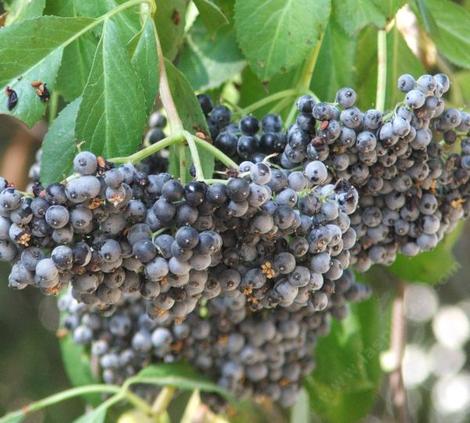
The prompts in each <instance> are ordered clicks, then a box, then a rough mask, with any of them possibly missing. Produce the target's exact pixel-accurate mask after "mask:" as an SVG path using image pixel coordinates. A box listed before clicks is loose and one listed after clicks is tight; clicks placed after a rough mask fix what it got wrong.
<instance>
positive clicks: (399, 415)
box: [389, 281, 409, 423]
mask: <svg viewBox="0 0 470 423" xmlns="http://www.w3.org/2000/svg"><path fill="white" fill-rule="evenodd" d="M404 296H405V283H404V282H402V281H399V282H398V285H397V293H396V296H395V299H394V301H393V308H392V330H391V334H390V351H391V353H392V354H393V358H394V369H393V371H392V372H391V373H390V378H389V383H390V392H391V396H392V404H393V408H394V410H395V417H396V419H397V422H399V423H408V421H409V419H408V406H407V400H406V389H405V385H404V383H403V374H402V363H403V355H404V352H405V345H406V320H405V305H404Z"/></svg>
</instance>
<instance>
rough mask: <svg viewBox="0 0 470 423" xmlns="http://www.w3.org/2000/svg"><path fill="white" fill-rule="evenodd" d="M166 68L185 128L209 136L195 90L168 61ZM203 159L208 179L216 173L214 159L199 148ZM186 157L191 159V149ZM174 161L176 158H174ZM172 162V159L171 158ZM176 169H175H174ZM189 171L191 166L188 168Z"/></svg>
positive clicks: (203, 167)
mask: <svg viewBox="0 0 470 423" xmlns="http://www.w3.org/2000/svg"><path fill="white" fill-rule="evenodd" d="M165 67H166V71H167V76H168V84H169V86H170V91H171V95H172V97H173V100H174V102H175V106H176V110H177V111H178V115H179V117H180V118H181V121H182V123H183V126H184V128H185V129H186V130H188V131H190V132H191V133H193V134H194V133H196V132H203V133H204V134H206V135H207V136H209V135H208V134H209V129H208V127H207V123H206V119H205V117H204V114H203V113H202V111H201V107H200V106H199V102H198V101H197V98H196V96H195V95H194V93H193V89H192V88H191V85H190V84H189V82H188V80H187V79H186V77H185V76H184V75H183V74H182V73H181V72H180V71H179V70H178V69H177V68H176V67H175V66H174V65H173V64H172V63H171V62H169V61H168V60H165ZM198 152H199V156H200V158H201V164H202V170H203V172H204V176H205V177H206V178H210V177H211V176H212V174H213V172H214V157H213V156H212V155H210V154H208V153H207V151H205V150H203V149H202V148H201V147H198ZM186 157H187V158H189V157H190V154H189V149H187V151H186ZM173 159H174V157H173ZM170 161H172V157H170ZM173 169H174V168H173ZM188 169H189V166H188Z"/></svg>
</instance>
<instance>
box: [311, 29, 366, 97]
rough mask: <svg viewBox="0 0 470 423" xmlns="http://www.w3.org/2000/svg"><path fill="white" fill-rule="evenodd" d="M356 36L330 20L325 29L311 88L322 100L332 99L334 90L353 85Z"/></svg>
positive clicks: (334, 93)
mask: <svg viewBox="0 0 470 423" xmlns="http://www.w3.org/2000/svg"><path fill="white" fill-rule="evenodd" d="M356 45H357V38H356V37H354V36H350V35H347V34H346V33H345V32H344V31H343V30H342V29H341V28H340V27H339V25H338V24H337V23H336V22H335V21H334V20H330V23H329V25H328V27H327V29H326V31H325V35H324V37H323V42H322V46H321V50H320V54H319V56H318V61H317V64H316V66H315V71H314V73H313V77H312V82H311V88H312V90H313V91H314V92H315V94H316V95H317V96H318V97H319V98H321V99H322V100H324V101H334V100H335V95H336V91H338V89H340V88H342V87H347V86H351V87H353V86H355V84H354V81H355V73H356V72H355V66H354V61H355V53H356Z"/></svg>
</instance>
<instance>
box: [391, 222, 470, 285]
mask: <svg viewBox="0 0 470 423" xmlns="http://www.w3.org/2000/svg"><path fill="white" fill-rule="evenodd" d="M462 229H463V224H459V225H458V227H457V228H456V229H455V230H454V231H453V232H451V233H450V234H448V235H447V236H446V237H445V238H444V240H443V241H441V243H440V244H439V245H438V246H437V247H436V248H434V250H432V251H429V252H425V253H421V254H419V255H418V256H416V257H412V258H410V257H405V256H403V255H399V256H398V257H397V259H396V260H395V262H394V263H393V264H392V266H390V271H391V272H392V273H393V274H395V275H396V276H397V277H399V278H400V279H401V280H404V281H406V282H419V283H428V284H431V285H434V284H437V283H439V282H442V281H443V280H445V279H447V278H448V277H450V276H451V275H452V274H453V273H455V272H456V271H457V269H458V268H459V264H458V262H457V260H456V259H455V256H454V254H453V253H452V248H453V247H454V246H455V243H456V242H457V241H458V239H459V236H460V234H461V233H462Z"/></svg>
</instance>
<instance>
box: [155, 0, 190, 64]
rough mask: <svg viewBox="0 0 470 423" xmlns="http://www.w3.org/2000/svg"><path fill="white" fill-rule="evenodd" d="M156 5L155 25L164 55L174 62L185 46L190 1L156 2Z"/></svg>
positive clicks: (163, 0) (160, 0)
mask: <svg viewBox="0 0 470 423" xmlns="http://www.w3.org/2000/svg"><path fill="white" fill-rule="evenodd" d="M156 4H157V13H156V15H155V25H156V26H157V28H158V35H159V37H160V43H161V44H162V50H163V55H164V56H165V57H166V58H167V59H169V60H173V59H174V58H175V57H176V55H177V54H178V50H179V49H180V47H181V45H182V44H183V38H184V26H185V22H186V9H187V7H188V4H189V0H172V1H168V0H156Z"/></svg>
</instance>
